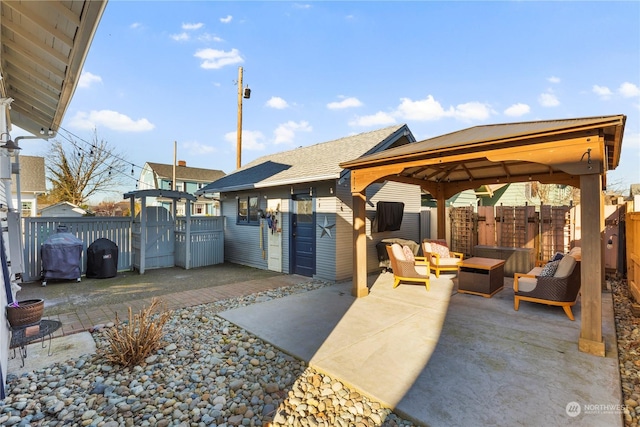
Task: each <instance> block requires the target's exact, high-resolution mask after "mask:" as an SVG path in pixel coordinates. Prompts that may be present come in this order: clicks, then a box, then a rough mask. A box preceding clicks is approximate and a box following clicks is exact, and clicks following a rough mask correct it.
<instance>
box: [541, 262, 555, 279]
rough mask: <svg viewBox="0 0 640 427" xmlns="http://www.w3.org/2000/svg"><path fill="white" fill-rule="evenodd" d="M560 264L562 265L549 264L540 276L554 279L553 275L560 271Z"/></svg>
mask: <svg viewBox="0 0 640 427" xmlns="http://www.w3.org/2000/svg"><path fill="white" fill-rule="evenodd" d="M558 264H560V261H551V262H548V263H547V264H545V266H544V267H542V271H541V272H540V276H541V277H542V276H544V277H553V275H554V274H556V270H557V269H558Z"/></svg>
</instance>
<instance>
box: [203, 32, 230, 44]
mask: <svg viewBox="0 0 640 427" xmlns="http://www.w3.org/2000/svg"><path fill="white" fill-rule="evenodd" d="M197 39H198V40H199V41H201V42H222V41H224V40H223V39H222V37H218V36H216V35H215V34H209V33H203V34H200V35H198V37H197Z"/></svg>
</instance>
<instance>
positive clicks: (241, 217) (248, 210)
mask: <svg viewBox="0 0 640 427" xmlns="http://www.w3.org/2000/svg"><path fill="white" fill-rule="evenodd" d="M236 223H238V224H254V225H257V224H259V223H260V216H259V215H258V196H244V197H240V198H238V218H237V220H236Z"/></svg>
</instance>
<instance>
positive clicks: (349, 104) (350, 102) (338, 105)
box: [327, 97, 362, 110]
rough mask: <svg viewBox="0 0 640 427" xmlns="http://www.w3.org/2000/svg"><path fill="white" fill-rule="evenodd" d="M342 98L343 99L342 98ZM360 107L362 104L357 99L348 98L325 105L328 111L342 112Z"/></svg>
mask: <svg viewBox="0 0 640 427" xmlns="http://www.w3.org/2000/svg"><path fill="white" fill-rule="evenodd" d="M342 98H344V97H342ZM360 106H362V102H360V100H359V99H358V98H354V97H350V98H344V99H343V100H342V101H339V102H330V103H328V104H327V108H328V109H330V110H342V109H344V108H353V107H360Z"/></svg>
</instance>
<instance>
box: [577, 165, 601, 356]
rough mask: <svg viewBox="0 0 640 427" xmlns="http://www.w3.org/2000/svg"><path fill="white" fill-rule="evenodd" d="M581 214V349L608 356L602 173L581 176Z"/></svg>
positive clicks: (579, 344) (579, 341) (579, 346)
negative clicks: (604, 319)
mask: <svg viewBox="0 0 640 427" xmlns="http://www.w3.org/2000/svg"><path fill="white" fill-rule="evenodd" d="M580 207H581V209H580V217H581V221H582V242H581V246H582V261H581V265H580V275H581V276H580V280H581V295H582V296H581V316H582V322H581V325H580V338H579V340H578V349H579V350H580V351H582V352H585V353H590V354H594V355H596V356H602V357H604V356H605V344H604V340H603V339H602V283H601V281H602V270H603V254H602V233H603V230H604V204H603V199H602V186H601V180H600V175H599V174H592V175H582V176H581V177H580Z"/></svg>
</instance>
